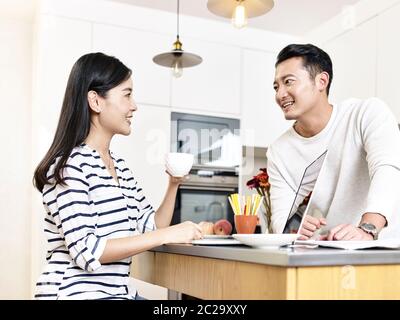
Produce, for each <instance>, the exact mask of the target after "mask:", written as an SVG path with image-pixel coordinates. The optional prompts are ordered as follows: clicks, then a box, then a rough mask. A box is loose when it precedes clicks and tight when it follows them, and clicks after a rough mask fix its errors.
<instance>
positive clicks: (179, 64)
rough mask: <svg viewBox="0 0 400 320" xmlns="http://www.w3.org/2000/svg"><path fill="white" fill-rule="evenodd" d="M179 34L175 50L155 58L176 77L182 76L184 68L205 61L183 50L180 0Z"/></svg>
mask: <svg viewBox="0 0 400 320" xmlns="http://www.w3.org/2000/svg"><path fill="white" fill-rule="evenodd" d="M176 7H177V15H176V16H177V23H176V25H177V32H176V41H175V42H174V44H173V49H172V51H170V52H166V53H161V54H158V55H156V56H155V57H154V58H153V61H154V63H156V64H158V65H160V66H163V67H168V68H171V69H172V74H173V76H174V77H176V78H179V77H181V76H182V73H183V68H189V67H193V66H196V65H198V64H200V63H201V62H202V61H203V59H202V58H201V57H200V56H198V55H196V54H193V53H188V52H184V51H183V50H182V42H180V41H179V0H177V6H176Z"/></svg>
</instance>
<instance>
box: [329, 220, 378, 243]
mask: <svg viewBox="0 0 400 320" xmlns="http://www.w3.org/2000/svg"><path fill="white" fill-rule="evenodd" d="M321 240H329V241H331V240H374V237H373V236H372V235H371V234H369V233H367V232H365V231H363V230H361V229H360V228H358V227H356V226H353V225H352V224H339V225H338V226H336V227H334V228H333V229H331V230H330V231H329V233H328V234H327V235H326V236H324V237H323V238H321Z"/></svg>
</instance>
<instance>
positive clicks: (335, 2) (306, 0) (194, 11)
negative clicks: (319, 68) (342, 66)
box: [109, 0, 359, 36]
mask: <svg viewBox="0 0 400 320" xmlns="http://www.w3.org/2000/svg"><path fill="white" fill-rule="evenodd" d="M109 1H115V2H122V3H127V4H132V5H136V6H141V7H147V8H151V9H158V10H164V11H169V12H174V13H175V12H176V3H177V1H176V0H109ZM232 1H233V0H232ZM358 1H359V0H275V6H274V8H273V9H272V10H271V11H270V12H268V13H267V14H265V15H263V16H260V17H256V18H252V19H249V20H248V26H249V27H253V28H260V29H265V30H269V31H274V32H282V33H287V34H291V35H295V36H302V35H304V34H306V33H307V32H309V31H311V30H312V29H313V28H315V27H317V26H318V25H320V24H322V23H323V22H325V21H327V20H329V19H330V18H332V17H333V16H335V15H337V14H340V13H341V12H342V10H343V9H344V8H345V7H346V6H350V5H353V4H355V3H356V2H358ZM180 14H184V15H190V16H195V17H201V18H206V19H216V20H219V21H224V22H226V23H230V21H229V20H228V19H224V18H221V17H218V16H216V15H214V14H213V13H211V12H209V11H208V9H207V0H180Z"/></svg>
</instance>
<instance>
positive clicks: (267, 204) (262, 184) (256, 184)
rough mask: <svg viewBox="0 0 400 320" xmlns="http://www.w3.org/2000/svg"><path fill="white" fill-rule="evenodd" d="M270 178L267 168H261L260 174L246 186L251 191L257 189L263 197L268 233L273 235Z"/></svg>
mask: <svg viewBox="0 0 400 320" xmlns="http://www.w3.org/2000/svg"><path fill="white" fill-rule="evenodd" d="M268 179H269V176H268V173H267V169H266V168H260V172H259V173H258V174H257V175H256V176H253V179H250V180H249V181H247V183H246V185H247V187H248V188H250V189H256V191H257V193H258V194H259V195H260V196H262V197H263V204H264V208H265V221H266V224H267V228H268V232H269V233H272V224H271V215H272V212H271V199H270V193H269V191H270V188H271V184H270V183H269V181H268Z"/></svg>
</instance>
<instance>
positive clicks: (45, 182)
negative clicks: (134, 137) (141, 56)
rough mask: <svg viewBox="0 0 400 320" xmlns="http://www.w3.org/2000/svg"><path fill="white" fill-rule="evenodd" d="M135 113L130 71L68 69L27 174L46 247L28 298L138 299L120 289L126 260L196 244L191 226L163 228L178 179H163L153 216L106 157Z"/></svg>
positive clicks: (121, 168) (114, 66)
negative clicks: (38, 203)
mask: <svg viewBox="0 0 400 320" xmlns="http://www.w3.org/2000/svg"><path fill="white" fill-rule="evenodd" d="M136 110H137V107H136V105H135V103H134V102H133V100H132V80H131V70H130V69H128V68H127V67H126V66H125V65H124V64H122V63H121V62H120V61H119V60H118V59H116V58H114V57H110V56H107V55H104V54H102V53H91V54H87V55H84V56H82V57H81V58H80V59H79V60H78V61H77V62H76V63H75V65H74V67H73V69H72V71H71V74H70V76H69V80H68V84H67V88H66V92H65V97H64V101H63V105H62V110H61V115H60V119H59V123H58V127H57V130H56V134H55V137H54V140H53V143H52V145H51V147H50V149H49V151H48V152H47V154H46V156H45V157H44V159H43V160H42V161H41V162H40V164H39V165H38V167H37V168H36V170H35V174H34V184H35V186H36V188H37V189H38V190H39V191H40V192H42V194H43V204H44V207H45V209H46V217H45V224H46V225H45V230H44V231H45V234H46V236H47V241H48V246H49V250H48V252H47V265H46V266H45V270H44V272H43V273H42V275H41V276H40V278H39V280H38V282H37V285H36V295H35V297H36V298H38V299H40V298H44V299H135V298H138V295H137V292H136V290H135V289H132V288H129V286H128V279H129V269H130V264H131V257H132V256H133V255H135V254H137V253H140V252H143V251H146V250H149V249H151V248H153V247H156V246H159V245H162V244H166V243H180V242H190V241H191V240H192V239H199V238H201V229H200V227H199V226H198V225H197V224H195V223H192V222H184V223H181V224H178V225H175V226H171V227H169V224H170V222H171V217H172V213H173V208H174V204H175V197H176V192H177V188H178V185H179V183H180V182H181V179H178V178H173V177H171V176H170V178H169V185H168V189H167V192H166V195H165V198H164V200H163V202H162V204H161V206H160V208H159V209H158V210H157V211H156V212H154V210H153V207H152V206H151V205H150V204H149V203H148V202H147V200H146V198H145V197H144V195H143V194H142V189H141V188H140V186H139V185H138V183H137V181H136V180H135V178H134V177H133V175H132V172H131V171H130V170H129V169H128V168H127V167H126V164H125V162H124V160H123V159H121V158H119V157H117V156H116V155H115V154H114V153H112V152H110V151H109V146H110V142H111V139H112V137H113V136H114V135H115V134H123V135H129V134H130V132H131V128H130V124H131V121H132V115H133V112H135V111H136Z"/></svg>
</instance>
